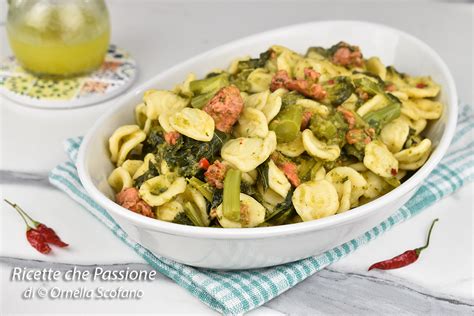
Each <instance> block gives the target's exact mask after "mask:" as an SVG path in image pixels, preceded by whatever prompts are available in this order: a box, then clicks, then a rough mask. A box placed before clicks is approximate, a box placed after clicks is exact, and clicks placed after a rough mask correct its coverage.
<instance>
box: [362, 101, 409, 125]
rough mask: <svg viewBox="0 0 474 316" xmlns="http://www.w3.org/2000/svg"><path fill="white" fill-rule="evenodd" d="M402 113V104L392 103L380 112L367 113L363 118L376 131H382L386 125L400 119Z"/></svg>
mask: <svg viewBox="0 0 474 316" xmlns="http://www.w3.org/2000/svg"><path fill="white" fill-rule="evenodd" d="M400 113H401V109H400V103H392V104H389V105H387V106H386V107H383V108H381V109H380V110H377V111H373V112H369V113H367V114H366V115H364V117H363V118H364V120H365V121H366V122H367V123H368V124H369V125H370V126H371V127H373V128H374V129H375V130H376V131H380V129H382V127H384V126H385V125H386V124H388V123H390V122H391V121H393V120H394V119H396V118H398V117H400Z"/></svg>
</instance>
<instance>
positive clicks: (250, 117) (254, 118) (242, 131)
mask: <svg viewBox="0 0 474 316" xmlns="http://www.w3.org/2000/svg"><path fill="white" fill-rule="evenodd" d="M238 122H239V123H238V124H237V125H236V127H235V130H236V132H237V134H238V135H239V136H242V137H260V138H265V136H267V134H268V122H267V118H266V117H265V114H263V112H262V111H260V110H257V109H254V108H244V110H243V111H242V114H241V115H240V117H239V120H238Z"/></svg>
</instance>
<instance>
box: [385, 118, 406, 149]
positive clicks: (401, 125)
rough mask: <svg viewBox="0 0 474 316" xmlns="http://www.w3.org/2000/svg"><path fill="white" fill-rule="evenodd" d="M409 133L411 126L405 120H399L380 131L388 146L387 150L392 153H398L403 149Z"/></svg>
mask: <svg viewBox="0 0 474 316" xmlns="http://www.w3.org/2000/svg"><path fill="white" fill-rule="evenodd" d="M409 133H410V126H409V125H408V123H407V122H406V121H405V120H403V119H401V118H398V119H395V120H393V121H392V122H390V123H388V124H387V125H385V127H384V128H382V130H381V131H380V139H381V140H382V142H383V143H384V144H385V145H387V148H388V149H389V150H390V151H391V152H392V153H397V152H399V151H400V150H401V149H402V148H403V145H404V144H405V142H406V140H407V137H408V134H409Z"/></svg>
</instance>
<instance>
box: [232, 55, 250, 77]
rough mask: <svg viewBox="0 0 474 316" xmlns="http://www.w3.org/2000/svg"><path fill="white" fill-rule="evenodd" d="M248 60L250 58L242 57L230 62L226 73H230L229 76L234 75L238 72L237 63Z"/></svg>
mask: <svg viewBox="0 0 474 316" xmlns="http://www.w3.org/2000/svg"><path fill="white" fill-rule="evenodd" d="M249 59H250V56H244V57H239V58H235V59H234V60H232V62H231V63H230V66H229V69H227V72H228V73H230V74H231V75H234V74H236V73H237V72H238V71H239V62H241V61H247V60H249Z"/></svg>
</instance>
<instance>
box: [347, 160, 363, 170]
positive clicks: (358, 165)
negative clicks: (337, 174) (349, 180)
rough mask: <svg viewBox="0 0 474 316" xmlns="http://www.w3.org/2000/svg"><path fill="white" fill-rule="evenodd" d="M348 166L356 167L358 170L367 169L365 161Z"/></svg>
mask: <svg viewBox="0 0 474 316" xmlns="http://www.w3.org/2000/svg"><path fill="white" fill-rule="evenodd" d="M348 167H349V168H352V169H354V170H355V171H358V172H364V171H367V167H366V166H365V165H364V163H363V162H356V163H353V164H350V165H348Z"/></svg>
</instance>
